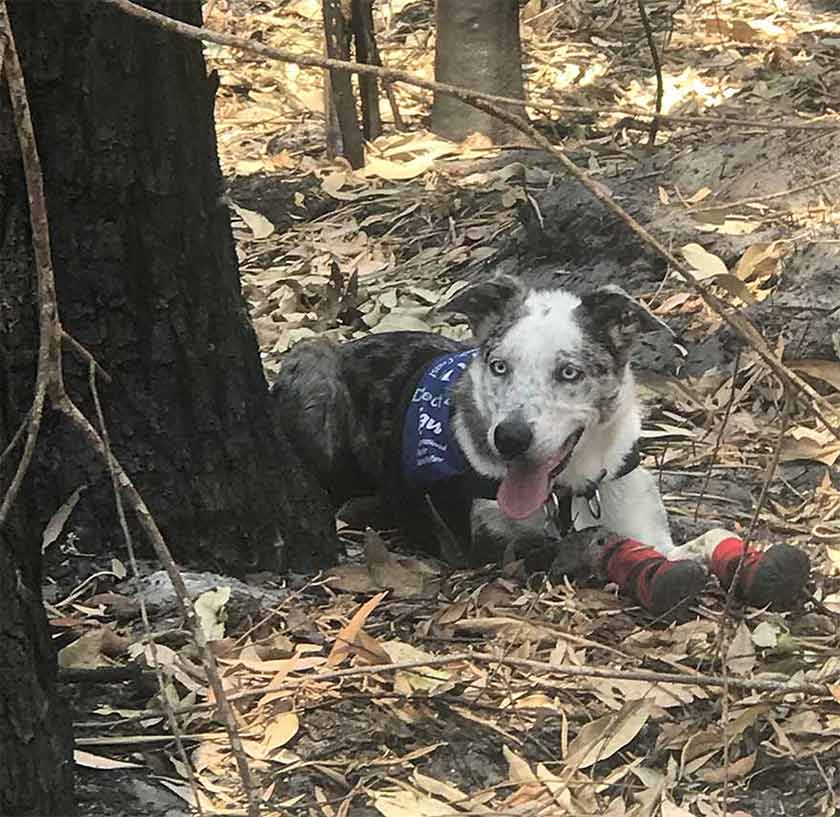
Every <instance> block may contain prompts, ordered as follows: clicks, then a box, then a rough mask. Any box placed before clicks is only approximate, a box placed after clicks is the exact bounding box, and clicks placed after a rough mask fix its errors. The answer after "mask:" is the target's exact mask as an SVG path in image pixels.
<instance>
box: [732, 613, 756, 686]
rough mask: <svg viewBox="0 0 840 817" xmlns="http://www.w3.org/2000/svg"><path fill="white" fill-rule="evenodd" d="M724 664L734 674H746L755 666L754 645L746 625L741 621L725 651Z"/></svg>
mask: <svg viewBox="0 0 840 817" xmlns="http://www.w3.org/2000/svg"><path fill="white" fill-rule="evenodd" d="M726 666H727V669H729V671H730V672H734V673H735V675H748V674H749V673H750V672H752V670H753V668H754V667H755V647H754V646H753V640H752V636H751V635H750V630H749V628H748V627H747V625H746V624H745V623H744V622H743V621H741V622H740V623H739V624H738V629H736V630H735V635H734V636H733V637H732V641H731V642H730V643H729V649H728V650H727V651H726Z"/></svg>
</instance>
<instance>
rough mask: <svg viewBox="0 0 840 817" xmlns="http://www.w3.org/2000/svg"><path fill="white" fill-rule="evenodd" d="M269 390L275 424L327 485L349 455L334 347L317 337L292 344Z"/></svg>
mask: <svg viewBox="0 0 840 817" xmlns="http://www.w3.org/2000/svg"><path fill="white" fill-rule="evenodd" d="M271 394H272V397H273V410H274V416H275V421H276V423H277V425H278V427H280V428H282V429H283V430H284V431H285V433H286V435H287V436H288V438H289V440H290V441H291V443H292V445H294V447H295V449H296V450H297V451H298V453H299V455H300V456H301V458H302V459H303V460H304V462H306V464H307V465H308V466H309V467H310V468H311V469H313V470H314V471H315V474H316V475H317V477H318V480H319V482H320V483H321V484H322V485H324V486H329V485H330V484H331V482H332V481H333V480H332V477H333V476H334V475H335V474H336V472H337V471H339V470H341V469H342V467H343V465H344V463H343V462H342V460H343V458H345V457H347V456H349V455H350V453H349V451H347V449H346V446H347V441H348V440H349V439H350V434H349V426H350V420H351V416H352V403H351V398H350V392H349V390H348V389H347V385H346V383H345V381H344V377H343V375H342V367H341V354H340V352H339V349H338V346H336V345H335V344H334V343H331V342H330V341H327V340H323V339H316V340H310V341H302V342H300V343H298V344H296V345H295V346H294V348H292V349H291V351H289V352H288V353H287V354H286V355H285V356H284V357H283V363H282V367H281V369H280V374H279V376H278V378H277V380H276V381H275V382H274V385H272V387H271Z"/></svg>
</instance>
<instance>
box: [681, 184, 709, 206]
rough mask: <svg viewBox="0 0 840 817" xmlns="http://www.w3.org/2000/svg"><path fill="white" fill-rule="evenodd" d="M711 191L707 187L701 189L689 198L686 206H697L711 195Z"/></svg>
mask: <svg viewBox="0 0 840 817" xmlns="http://www.w3.org/2000/svg"><path fill="white" fill-rule="evenodd" d="M711 193H712V191H711V190H710V189H709V188H708V187H701V188H700V189H699V190H698V191H697V192H696V193H695V194H694V195H693V196H689V197H688V198H687V199H686V200H685V201H686V204H699V203H700V202H701V201H703V200H704V199H706V198H708V197H709V196H710V195H711Z"/></svg>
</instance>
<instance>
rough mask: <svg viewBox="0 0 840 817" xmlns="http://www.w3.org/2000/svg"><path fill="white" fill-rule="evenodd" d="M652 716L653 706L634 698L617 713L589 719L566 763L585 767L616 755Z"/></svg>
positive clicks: (571, 748) (573, 745) (572, 747)
mask: <svg viewBox="0 0 840 817" xmlns="http://www.w3.org/2000/svg"><path fill="white" fill-rule="evenodd" d="M649 717H650V707H649V706H648V705H647V704H645V703H639V702H638V701H634V702H632V703H628V704H625V705H624V706H623V707H622V708H621V710H620V711H619V712H617V713H615V714H614V715H605V716H604V717H603V718H598V720H596V721H592V722H591V723H587V724H586V725H585V726H584V727H583V728H582V729H581V730H580V732H578V733H577V735H576V736H575V739H574V740H573V741H572V742H571V743H570V744H569V753H568V755H567V756H566V765H567V766H571V767H573V768H577V769H585V768H587V767H588V766H592V765H593V764H594V763H597V762H598V761H600V760H606V759H607V758H610V757H612V756H613V755H614V754H615V753H616V752H617V751H618V750H619V749H623V748H624V747H625V746H626V745H627V744H628V743H630V741H631V740H633V738H635V737H636V735H638V734H639V732H640V731H641V729H642V727H643V726H644V725H645V723H647V720H648V718H649Z"/></svg>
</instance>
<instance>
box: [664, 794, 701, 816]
mask: <svg viewBox="0 0 840 817" xmlns="http://www.w3.org/2000/svg"><path fill="white" fill-rule="evenodd" d="M660 815H661V817H694V815H693V814H692V813H691V812H690V811H688V810H687V809H684V808H682V806H678V805H677V804H676V803H673V802H672V801H671V800H668V798H663V800H662V805H661V811H660Z"/></svg>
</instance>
